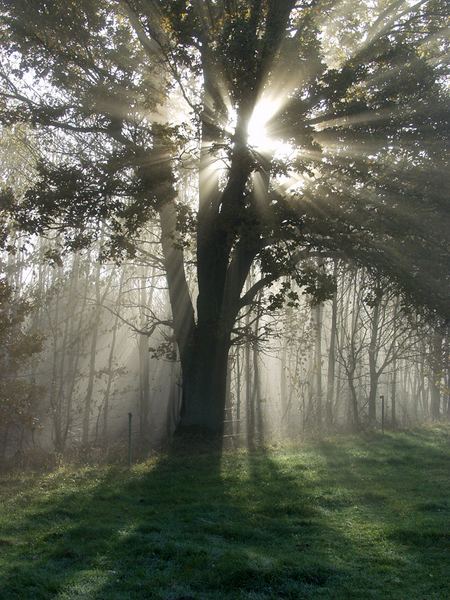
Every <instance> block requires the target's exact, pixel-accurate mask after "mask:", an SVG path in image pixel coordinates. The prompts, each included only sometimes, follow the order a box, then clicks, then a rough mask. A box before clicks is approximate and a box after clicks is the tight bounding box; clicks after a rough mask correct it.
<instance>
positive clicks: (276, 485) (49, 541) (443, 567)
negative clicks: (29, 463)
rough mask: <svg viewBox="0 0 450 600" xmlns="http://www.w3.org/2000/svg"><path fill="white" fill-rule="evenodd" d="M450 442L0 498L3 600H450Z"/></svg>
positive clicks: (421, 434)
mask: <svg viewBox="0 0 450 600" xmlns="http://www.w3.org/2000/svg"><path fill="white" fill-rule="evenodd" d="M449 442H450V427H449V426H445V425H441V426H436V427H429V428H427V427H424V428H420V429H417V430H413V431H409V432H404V433H395V434H394V433H388V434H386V435H385V436H381V435H379V434H373V435H371V436H339V437H334V438H327V439H325V440H322V441H317V442H311V443H308V444H305V445H302V446H300V447H298V448H293V447H290V448H287V447H285V448H271V449H268V450H266V451H262V450H259V451H255V452H251V453H246V452H242V451H233V452H226V453H225V454H224V455H223V456H222V457H220V456H219V455H215V454H214V455H211V454H209V455H208V454H199V455H192V456H185V457H180V456H178V457H177V456H161V457H159V458H154V459H151V460H148V461H146V462H143V463H140V464H137V465H135V466H134V467H133V468H132V469H131V470H129V469H126V468H124V467H84V468H75V467H65V468H60V469H58V470H56V471H53V472H51V473H47V474H32V473H28V474H27V473H21V474H15V475H7V476H5V475H4V476H3V477H2V479H1V482H0V598H1V600H15V599H18V600H35V599H36V600H37V599H41V598H42V599H47V598H57V599H58V600H75V599H86V600H87V599H89V600H119V599H120V600H125V599H127V600H128V599H130V600H132V599H139V598H146V599H147V598H155V599H157V598H161V599H165V600H182V599H184V600H188V599H205V600H206V599H215V598H229V599H239V598H248V599H253V600H256V599H258V600H263V599H272V598H273V599H276V598H292V599H301V598H323V599H342V600H349V599H352V598H358V599H370V598H380V599H381V598H382V599H383V600H385V599H388V598H392V599H396V600H398V599H405V600H414V599H420V600H431V599H439V600H441V599H446V598H450V577H449V574H450V468H449V467H450V444H449Z"/></svg>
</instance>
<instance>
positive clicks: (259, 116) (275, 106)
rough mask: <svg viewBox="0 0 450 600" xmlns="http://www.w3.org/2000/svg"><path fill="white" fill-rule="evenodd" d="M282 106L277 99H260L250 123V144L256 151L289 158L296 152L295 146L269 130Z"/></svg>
mask: <svg viewBox="0 0 450 600" xmlns="http://www.w3.org/2000/svg"><path fill="white" fill-rule="evenodd" d="M281 106H282V102H281V101H280V100H277V99H273V98H272V99H271V98H261V100H259V102H258V103H257V104H256V106H255V109H254V111H253V113H252V116H251V118H250V121H249V123H248V128H247V134H248V144H249V146H250V147H251V148H253V149H254V150H255V151H256V152H261V153H264V154H270V155H272V156H273V157H276V158H283V159H287V158H289V157H290V156H291V155H292V153H293V152H294V148H293V146H292V145H291V144H289V143H287V142H285V141H282V140H279V139H277V138H276V137H275V136H273V135H272V134H271V132H269V124H270V123H271V121H273V120H274V119H275V117H276V115H277V113H278V112H279V111H280V109H281Z"/></svg>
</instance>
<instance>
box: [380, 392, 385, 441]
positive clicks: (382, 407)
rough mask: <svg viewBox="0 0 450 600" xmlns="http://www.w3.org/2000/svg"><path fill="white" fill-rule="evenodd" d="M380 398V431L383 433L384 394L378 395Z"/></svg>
mask: <svg viewBox="0 0 450 600" xmlns="http://www.w3.org/2000/svg"><path fill="white" fill-rule="evenodd" d="M380 399H381V433H384V396H383V395H382V396H380Z"/></svg>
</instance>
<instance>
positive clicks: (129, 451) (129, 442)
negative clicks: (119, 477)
mask: <svg viewBox="0 0 450 600" xmlns="http://www.w3.org/2000/svg"><path fill="white" fill-rule="evenodd" d="M132 416H133V415H132V414H131V413H130V412H129V413H128V466H129V467H131V418H132Z"/></svg>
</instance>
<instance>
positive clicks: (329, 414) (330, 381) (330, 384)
mask: <svg viewBox="0 0 450 600" xmlns="http://www.w3.org/2000/svg"><path fill="white" fill-rule="evenodd" d="M333 278H334V280H336V278H337V261H335V262H334V267H333ZM336 329H337V291H336V292H335V293H334V294H333V300H332V303H331V328H330V347H329V349H328V372H327V404H326V423H327V427H328V428H330V427H331V426H332V423H333V399H334V388H335V379H336Z"/></svg>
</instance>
